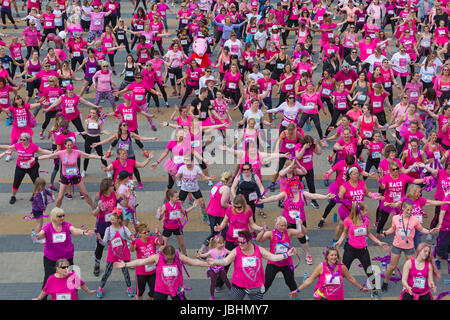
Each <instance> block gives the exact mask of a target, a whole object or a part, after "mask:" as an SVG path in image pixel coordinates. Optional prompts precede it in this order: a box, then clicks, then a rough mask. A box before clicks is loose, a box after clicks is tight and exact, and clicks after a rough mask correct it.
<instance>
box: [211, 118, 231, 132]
mask: <svg viewBox="0 0 450 320" xmlns="http://www.w3.org/2000/svg"><path fill="white" fill-rule="evenodd" d="M208 120H209V118H208V119H206V120H205V121H208ZM213 120H214V123H215V124H220V123H223V122H225V123H227V124H230V120H228V119H227V118H225V119H224V120H223V121H222V120H220V119H218V118H215V117H213ZM226 129H228V128H227V127H226V126H223V127H220V128H217V130H226Z"/></svg>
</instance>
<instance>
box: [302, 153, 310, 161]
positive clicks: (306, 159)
mask: <svg viewBox="0 0 450 320" xmlns="http://www.w3.org/2000/svg"><path fill="white" fill-rule="evenodd" d="M302 159H303V163H307V162H311V160H312V155H311V154H308V155H306V156H303V158H302Z"/></svg>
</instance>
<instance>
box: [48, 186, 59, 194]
mask: <svg viewBox="0 0 450 320" xmlns="http://www.w3.org/2000/svg"><path fill="white" fill-rule="evenodd" d="M49 188H50V190H52V191H55V192H56V191H58V189H56V187H55V185H54V184H51V185H50V187H49Z"/></svg>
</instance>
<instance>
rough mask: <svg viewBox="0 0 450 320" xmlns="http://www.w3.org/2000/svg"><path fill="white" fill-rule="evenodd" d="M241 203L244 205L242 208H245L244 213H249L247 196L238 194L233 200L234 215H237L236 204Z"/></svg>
mask: <svg viewBox="0 0 450 320" xmlns="http://www.w3.org/2000/svg"><path fill="white" fill-rule="evenodd" d="M237 204H240V205H241V206H242V209H243V210H244V214H246V213H247V211H248V209H249V206H248V205H247V200H245V197H244V196H243V195H242V194H238V195H236V197H234V200H233V207H232V210H231V212H233V214H234V215H236V209H235V207H234V206H235V205H237Z"/></svg>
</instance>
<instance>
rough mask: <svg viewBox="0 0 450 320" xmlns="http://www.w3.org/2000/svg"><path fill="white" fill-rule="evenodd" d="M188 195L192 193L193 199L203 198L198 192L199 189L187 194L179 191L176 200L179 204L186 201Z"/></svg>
mask: <svg viewBox="0 0 450 320" xmlns="http://www.w3.org/2000/svg"><path fill="white" fill-rule="evenodd" d="M189 193H192V195H193V196H194V198H195V199H200V198H203V195H202V192H201V191H200V189H199V190H197V191H195V192H188V191H184V190H180V194H179V195H178V198H179V199H180V201H181V202H183V201H184V200H186V197H187V195H188V194H189Z"/></svg>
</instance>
